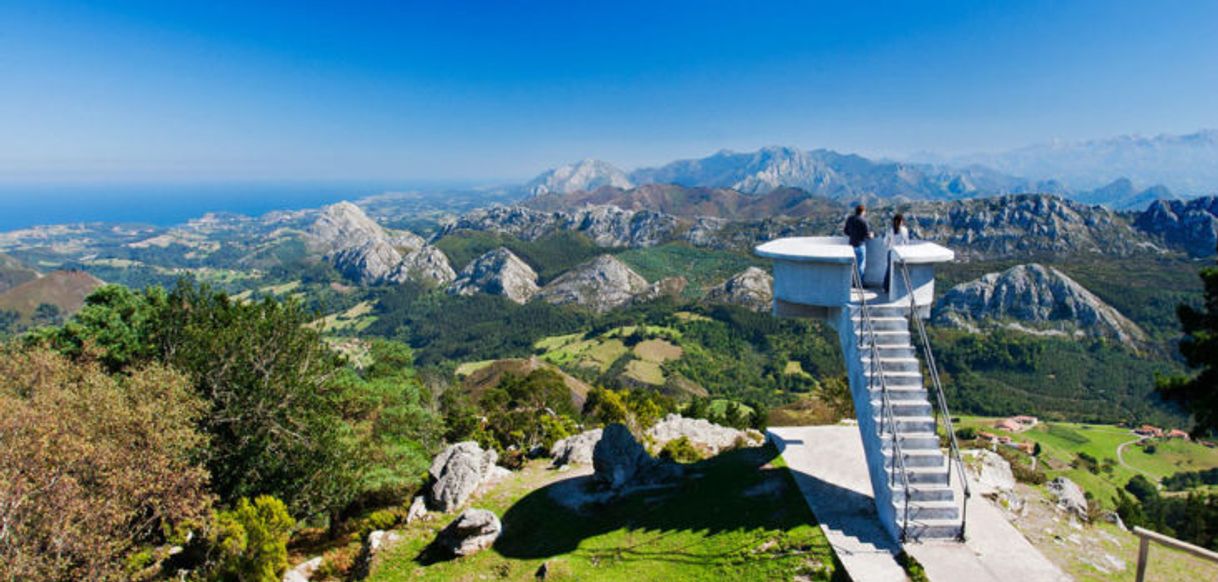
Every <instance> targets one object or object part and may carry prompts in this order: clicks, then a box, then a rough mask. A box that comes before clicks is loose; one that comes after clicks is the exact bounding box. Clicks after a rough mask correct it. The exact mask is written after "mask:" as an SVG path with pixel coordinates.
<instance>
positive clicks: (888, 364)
mask: <svg viewBox="0 0 1218 582" xmlns="http://www.w3.org/2000/svg"><path fill="white" fill-rule="evenodd" d="M859 359H860V360H861V361H862V364H863V366H864V367H865V368H870V367H871V360H872V358H871V355H869V354H865V355H861V356H860V357H859ZM879 366H880V368H881V369H882V370H883V371H884V373H885V374H887V373H888V372H917V371H919V370H921V369H922V362H920V361H918V358H915V357H912V356H910V357H896V358H890V357H887V356H885V355H883V354H880V361H879Z"/></svg>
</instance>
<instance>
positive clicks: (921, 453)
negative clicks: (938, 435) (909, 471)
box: [884, 449, 946, 468]
mask: <svg viewBox="0 0 1218 582" xmlns="http://www.w3.org/2000/svg"><path fill="white" fill-rule="evenodd" d="M901 454H902V456H903V457H904V459H905V467H907V468H908V467H942V466H943V465H944V461H945V460H946V458H945V457H944V456H943V453H942V452H940V451H939V450H938V449H911V450H905V449H901ZM893 463H894V459H893V456H892V450H891V449H889V450H886V451H884V467H885V468H891V467H892V466H893Z"/></svg>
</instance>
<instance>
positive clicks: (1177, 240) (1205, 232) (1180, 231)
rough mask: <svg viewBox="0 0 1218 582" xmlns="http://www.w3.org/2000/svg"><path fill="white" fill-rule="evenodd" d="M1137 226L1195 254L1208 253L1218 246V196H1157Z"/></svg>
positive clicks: (1135, 223)
mask: <svg viewBox="0 0 1218 582" xmlns="http://www.w3.org/2000/svg"><path fill="white" fill-rule="evenodd" d="M1134 226H1136V227H1138V228H1139V229H1141V230H1142V231H1144V232H1147V233H1149V234H1151V235H1154V236H1156V237H1159V238H1160V239H1162V240H1163V241H1164V242H1166V243H1167V244H1169V245H1172V246H1175V247H1178V248H1180V249H1183V250H1184V251H1185V252H1187V253H1188V254H1190V255H1192V256H1194V257H1208V256H1210V255H1213V254H1214V252H1215V249H1216V248H1218V197H1216V196H1204V197H1201V198H1194V199H1193V200H1189V201H1187V202H1185V201H1181V200H1156V201H1155V202H1154V203H1153V204H1151V205H1150V206H1149V207H1148V208H1147V209H1146V210H1145V211H1144V212H1142V213H1141V214H1139V215H1138V217H1137V219H1135V220H1134Z"/></svg>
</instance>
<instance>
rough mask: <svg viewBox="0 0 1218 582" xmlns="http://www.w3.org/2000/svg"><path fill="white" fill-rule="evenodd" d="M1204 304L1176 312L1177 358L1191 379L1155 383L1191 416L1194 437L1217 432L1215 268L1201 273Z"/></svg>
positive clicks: (1217, 294) (1217, 281)
mask: <svg viewBox="0 0 1218 582" xmlns="http://www.w3.org/2000/svg"><path fill="white" fill-rule="evenodd" d="M1201 281H1202V283H1203V284H1204V286H1205V300H1204V303H1203V306H1202V308H1201V309H1197V308H1195V307H1193V306H1191V305H1187V304H1182V305H1180V306H1179V307H1178V308H1177V309H1176V314H1177V316H1178V317H1179V319H1180V326H1181V328H1182V329H1183V331H1184V338H1183V339H1181V340H1180V354H1181V355H1183V356H1184V361H1185V362H1186V363H1187V364H1188V365H1189V367H1191V368H1193V369H1196V370H1198V371H1197V373H1196V374H1194V375H1193V376H1191V377H1184V376H1173V377H1170V378H1163V379H1161V380H1160V381H1159V386H1158V389H1159V391H1160V393H1162V394H1163V396H1164V397H1166V398H1167V399H1170V400H1176V401H1178V402H1180V403H1182V404H1183V405H1184V407H1185V408H1186V409H1188V411H1189V412H1191V413H1192V414H1193V418H1194V419H1195V422H1196V424H1195V425H1194V426H1193V433H1194V435H1200V434H1204V433H1206V432H1210V431H1218V267H1213V266H1211V267H1206V268H1204V269H1201Z"/></svg>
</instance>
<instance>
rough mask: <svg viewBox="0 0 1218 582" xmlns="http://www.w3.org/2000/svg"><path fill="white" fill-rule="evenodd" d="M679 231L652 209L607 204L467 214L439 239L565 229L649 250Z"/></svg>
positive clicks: (532, 236) (532, 235)
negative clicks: (460, 234)
mask: <svg viewBox="0 0 1218 582" xmlns="http://www.w3.org/2000/svg"><path fill="white" fill-rule="evenodd" d="M679 228H680V223H679V221H678V220H677V218H676V217H674V216H671V215H668V214H664V213H662V212H654V211H651V210H639V211H634V210H623V209H621V208H619V207H617V206H611V205H604V206H590V207H584V208H579V209H577V210H573V211H555V212H547V211H543V210H535V209H533V208H529V207H527V206H521V205H513V206H492V207H490V208H483V209H478V210H475V211H473V212H470V213H467V214H465V215H463V216H461V217H459V218H457V219H456V220H454V221H452V222H449V223H448V224H446V225H445V226H444V228H443V229H442V230H441V231H440V232H439V233H438V234H437V235H436V237H437V238H440V237H443V236H445V235H447V234H451V233H453V232H456V231H460V230H475V231H484V232H493V233H498V234H508V235H512V236H514V237H517V238H520V239H523V240H536V239H539V238H542V237H544V236H547V235H551V234H554V233H556V232H559V231H564V230H565V231H574V232H579V233H582V234H584V235H586V236H587V237H588V238H590V239H592V241H593V242H595V243H596V244H597V245H599V246H602V247H647V246H652V245H655V244H658V243H660V242H663V241H665V240H668V239H670V238H671V237H673V236H674V235H675V234H676V233H677V232H678V230H679Z"/></svg>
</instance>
